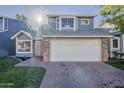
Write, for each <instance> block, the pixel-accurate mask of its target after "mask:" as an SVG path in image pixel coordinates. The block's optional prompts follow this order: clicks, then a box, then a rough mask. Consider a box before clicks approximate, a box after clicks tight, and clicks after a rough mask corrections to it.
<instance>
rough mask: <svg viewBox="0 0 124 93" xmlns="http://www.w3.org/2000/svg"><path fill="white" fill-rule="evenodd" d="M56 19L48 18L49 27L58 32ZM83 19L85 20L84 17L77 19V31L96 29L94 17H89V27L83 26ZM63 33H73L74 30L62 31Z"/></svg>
mask: <svg viewBox="0 0 124 93" xmlns="http://www.w3.org/2000/svg"><path fill="white" fill-rule="evenodd" d="M56 18H57V17H49V18H48V25H49V27H50V29H52V30H56V29H57V28H56V25H57V24H56ZM81 18H84V17H77V20H76V25H77V26H76V28H77V30H79V31H88V30H93V27H94V20H93V17H88V18H86V17H85V18H86V19H89V25H81V21H80V20H81ZM61 31H72V29H61Z"/></svg>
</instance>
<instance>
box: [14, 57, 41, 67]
mask: <svg viewBox="0 0 124 93" xmlns="http://www.w3.org/2000/svg"><path fill="white" fill-rule="evenodd" d="M42 62H43V61H42V58H40V57H32V58H30V59H27V60H25V61H22V62H20V63H19V64H16V65H15V66H16V67H22V66H23V67H27V66H28V67H42Z"/></svg>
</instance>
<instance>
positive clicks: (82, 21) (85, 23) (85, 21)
mask: <svg viewBox="0 0 124 93" xmlns="http://www.w3.org/2000/svg"><path fill="white" fill-rule="evenodd" d="M80 22H81V25H89V19H85V18H82V19H81V20H80Z"/></svg>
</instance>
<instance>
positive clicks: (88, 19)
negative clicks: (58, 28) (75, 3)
mask: <svg viewBox="0 0 124 93" xmlns="http://www.w3.org/2000/svg"><path fill="white" fill-rule="evenodd" d="M82 20H87V21H88V23H87V24H84V23H82V22H81V21H82ZM80 24H81V25H89V24H90V19H89V18H81V19H80Z"/></svg>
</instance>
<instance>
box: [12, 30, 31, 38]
mask: <svg viewBox="0 0 124 93" xmlns="http://www.w3.org/2000/svg"><path fill="white" fill-rule="evenodd" d="M21 33H24V34H25V35H26V36H28V37H29V38H31V39H32V36H31V34H30V33H28V32H25V31H19V32H17V33H16V34H15V35H14V36H12V37H11V39H14V38H16V37H17V36H18V35H19V34H21Z"/></svg>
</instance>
